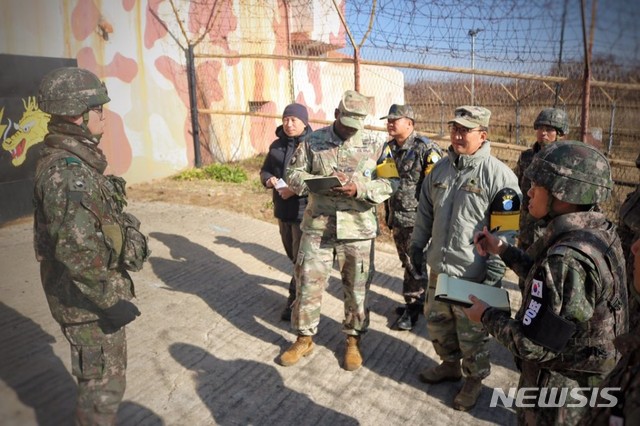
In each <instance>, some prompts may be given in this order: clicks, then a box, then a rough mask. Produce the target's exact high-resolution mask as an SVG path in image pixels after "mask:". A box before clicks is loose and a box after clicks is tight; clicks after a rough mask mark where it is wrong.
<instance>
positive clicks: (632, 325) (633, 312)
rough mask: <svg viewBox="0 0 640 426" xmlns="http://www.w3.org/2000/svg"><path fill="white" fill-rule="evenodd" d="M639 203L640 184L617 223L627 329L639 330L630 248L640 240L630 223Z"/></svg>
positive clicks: (639, 163) (639, 233) (639, 303)
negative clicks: (624, 269) (624, 276)
mask: <svg viewBox="0 0 640 426" xmlns="http://www.w3.org/2000/svg"><path fill="white" fill-rule="evenodd" d="M636 167H637V168H638V169H640V155H638V158H636ZM638 203H640V184H638V186H637V187H636V189H635V191H632V192H631V193H629V195H627V198H626V200H625V201H624V203H622V206H621V207H620V218H619V221H618V235H619V236H620V241H621V242H622V251H623V252H624V256H625V258H626V259H627V290H628V291H629V329H630V330H640V294H639V293H638V292H637V291H636V290H635V288H634V286H633V284H632V283H633V274H634V271H633V262H634V257H633V253H631V246H632V244H633V243H634V242H636V241H638V239H640V230H639V228H640V227H635V228H634V227H632V226H631V225H630V223H633V222H634V220H637V219H633V218H632V217H631V215H632V212H633V208H634V206H637V205H638Z"/></svg>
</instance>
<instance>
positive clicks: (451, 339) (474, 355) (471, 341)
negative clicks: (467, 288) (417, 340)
mask: <svg viewBox="0 0 640 426" xmlns="http://www.w3.org/2000/svg"><path fill="white" fill-rule="evenodd" d="M436 281H437V275H436V274H435V273H434V272H431V274H430V275H429V292H428V296H427V304H426V305H425V312H424V316H425V317H426V318H427V330H428V331H429V336H430V337H431V341H432V342H433V348H434V349H435V350H436V353H437V354H438V356H440V358H441V359H442V360H443V361H458V360H459V359H460V358H462V372H463V373H464V375H465V376H467V377H474V378H479V379H484V378H485V377H487V376H488V375H489V373H490V371H491V363H490V362H489V348H488V342H489V334H488V333H487V331H486V330H485V329H484V327H483V326H482V324H479V323H474V322H472V321H470V320H469V318H467V316H466V315H465V313H464V311H463V310H462V307H460V306H456V305H452V304H449V303H443V302H439V301H437V300H434V297H435V296H434V293H435V290H436Z"/></svg>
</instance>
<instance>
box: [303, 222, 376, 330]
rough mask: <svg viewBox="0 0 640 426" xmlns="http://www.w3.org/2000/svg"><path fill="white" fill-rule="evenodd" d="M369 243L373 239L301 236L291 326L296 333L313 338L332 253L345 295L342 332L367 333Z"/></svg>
mask: <svg viewBox="0 0 640 426" xmlns="http://www.w3.org/2000/svg"><path fill="white" fill-rule="evenodd" d="M372 244H373V240H372V239H369V240H336V239H335V237H334V236H330V237H327V236H321V235H311V234H308V233H303V234H302V239H301V240H300V252H299V253H298V259H297V260H298V261H297V263H296V266H295V277H296V284H297V287H296V300H295V301H294V302H293V306H292V310H291V327H292V328H293V330H295V331H296V333H297V334H299V335H305V336H313V335H315V334H316V333H317V331H318V324H319V323H320V310H321V306H322V295H323V293H324V289H325V287H326V285H327V282H328V279H329V275H330V274H331V269H332V268H333V260H334V253H335V257H336V259H337V260H338V269H339V270H340V275H341V277H342V288H343V294H344V320H343V322H342V329H343V331H344V332H345V333H346V334H350V335H354V336H357V335H359V334H361V333H364V332H365V331H367V327H368V326H369V310H368V309H367V307H366V304H367V290H368V286H369V285H368V283H369V278H370V276H371V269H370V266H369V262H370V258H371V250H372V248H371V246H372Z"/></svg>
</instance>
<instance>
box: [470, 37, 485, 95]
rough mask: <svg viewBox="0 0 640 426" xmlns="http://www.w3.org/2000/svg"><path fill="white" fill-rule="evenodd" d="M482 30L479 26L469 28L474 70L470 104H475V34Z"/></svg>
mask: <svg viewBox="0 0 640 426" xmlns="http://www.w3.org/2000/svg"><path fill="white" fill-rule="evenodd" d="M480 31H482V29H481V28H476V29H475V30H469V33H468V34H469V37H471V70H472V71H474V72H472V73H471V105H475V104H476V99H475V90H476V89H475V87H476V73H475V69H476V61H475V59H476V58H475V53H476V36H477V35H478V33H479V32H480Z"/></svg>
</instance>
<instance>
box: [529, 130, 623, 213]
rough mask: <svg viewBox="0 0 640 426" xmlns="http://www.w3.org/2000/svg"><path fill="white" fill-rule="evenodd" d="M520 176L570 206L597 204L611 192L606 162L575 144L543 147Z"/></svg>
mask: <svg viewBox="0 0 640 426" xmlns="http://www.w3.org/2000/svg"><path fill="white" fill-rule="evenodd" d="M524 175H525V176H526V177H527V178H528V179H531V181H532V182H534V183H535V184H536V185H540V186H543V187H544V188H546V189H547V190H548V191H549V192H550V193H551V195H553V196H554V197H556V198H557V199H558V200H561V201H565V202H567V203H571V204H579V205H589V204H598V203H601V202H603V201H605V200H606V199H607V198H609V196H610V195H611V190H612V189H613V181H612V179H611V166H610V165H609V161H608V160H607V158H606V157H605V156H604V155H603V154H602V153H601V152H600V151H598V150H597V149H595V148H594V147H592V146H591V145H587V144H585V143H583V142H578V141H560V142H555V143H552V144H549V145H547V146H546V147H545V148H543V149H542V150H541V151H540V152H538V154H537V155H536V156H535V157H534V158H533V161H532V162H531V165H530V166H529V167H528V168H527V169H526V170H525V172H524Z"/></svg>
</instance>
